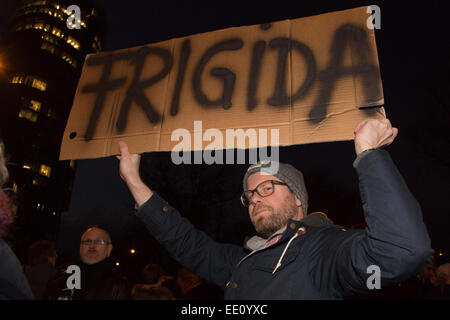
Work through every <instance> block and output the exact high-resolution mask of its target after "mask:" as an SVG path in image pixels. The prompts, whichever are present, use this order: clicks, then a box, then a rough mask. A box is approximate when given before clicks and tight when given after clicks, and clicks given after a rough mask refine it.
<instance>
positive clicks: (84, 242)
mask: <svg viewBox="0 0 450 320" xmlns="http://www.w3.org/2000/svg"><path fill="white" fill-rule="evenodd" d="M81 244H82V245H84V246H89V245H91V244H95V245H99V246H101V245H104V244H109V242H108V241H105V240H102V239H95V240H92V239H85V240H81Z"/></svg>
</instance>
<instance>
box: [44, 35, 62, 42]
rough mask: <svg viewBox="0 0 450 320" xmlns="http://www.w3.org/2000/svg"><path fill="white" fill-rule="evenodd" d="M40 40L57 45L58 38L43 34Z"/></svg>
mask: <svg viewBox="0 0 450 320" xmlns="http://www.w3.org/2000/svg"><path fill="white" fill-rule="evenodd" d="M41 39H43V40H45V41H48V42H50V43H53V44H59V41H58V38H55V37H52V36H51V35H49V34H43V35H42V36H41Z"/></svg>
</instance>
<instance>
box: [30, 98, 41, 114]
mask: <svg viewBox="0 0 450 320" xmlns="http://www.w3.org/2000/svg"><path fill="white" fill-rule="evenodd" d="M41 106H42V104H41V103H40V102H39V101H36V100H30V106H29V108H30V109H31V110H34V111H37V112H39V111H41Z"/></svg>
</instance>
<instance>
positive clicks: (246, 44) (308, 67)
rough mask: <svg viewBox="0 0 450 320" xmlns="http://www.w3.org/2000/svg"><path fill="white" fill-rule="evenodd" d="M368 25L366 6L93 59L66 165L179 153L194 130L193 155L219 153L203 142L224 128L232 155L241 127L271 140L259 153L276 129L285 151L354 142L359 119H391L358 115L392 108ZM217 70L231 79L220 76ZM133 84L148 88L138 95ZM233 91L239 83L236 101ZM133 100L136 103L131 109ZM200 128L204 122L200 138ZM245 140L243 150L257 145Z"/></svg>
mask: <svg viewBox="0 0 450 320" xmlns="http://www.w3.org/2000/svg"><path fill="white" fill-rule="evenodd" d="M368 18H369V14H368V13H366V7H361V8H355V9H350V10H344V11H338V12H332V13H327V14H322V15H317V16H312V17H307V18H300V19H295V20H284V21H279V22H274V23H271V24H264V25H254V26H245V27H239V28H229V29H224V30H218V31H214V32H209V33H204V34H198V35H193V36H189V37H185V38H177V39H172V40H169V41H165V42H160V43H156V44H150V45H147V46H142V47H136V48H130V49H123V50H117V51H114V52H104V53H99V54H93V55H89V56H88V57H87V58H86V62H85V65H84V67H83V71H82V75H81V78H80V81H79V84H78V88H77V92H76V95H75V98H74V102H73V107H72V110H71V113H70V116H69V120H68V123H67V126H66V130H65V133H64V138H63V141H62V145H61V153H60V159H61V160H66V159H81V158H97V157H104V156H110V155H114V154H118V152H119V150H118V141H120V140H122V141H125V142H127V144H128V145H129V149H130V151H131V152H136V153H141V152H148V151H171V150H173V148H174V147H175V146H177V145H178V147H180V142H181V141H182V140H181V138H180V139H175V138H174V137H172V135H173V133H174V132H175V133H180V132H181V133H182V132H185V133H187V132H189V135H190V140H189V141H187V140H186V138H189V135H185V136H184V138H183V146H186V149H184V150H186V151H187V150H199V149H205V148H206V147H207V146H208V145H209V147H212V145H210V144H211V142H210V141H208V140H207V139H206V137H204V136H203V135H204V134H205V132H207V130H208V129H218V130H220V133H221V135H220V134H219V131H217V130H216V131H211V130H210V131H209V134H212V135H213V136H214V138H215V139H213V140H215V144H214V145H215V146H216V147H219V148H220V146H222V147H223V148H224V149H225V148H227V142H228V146H229V144H230V141H226V136H227V130H228V133H230V132H231V131H230V130H238V129H242V130H243V131H235V133H237V134H238V135H239V132H240V133H241V136H240V138H242V141H244V139H243V137H242V135H243V134H245V133H247V134H250V133H252V132H253V131H251V129H254V130H255V132H256V133H257V134H259V133H261V132H267V134H268V136H269V137H268V139H267V140H266V141H267V142H266V143H265V141H264V139H263V137H260V139H259V142H258V145H257V146H258V147H263V146H265V145H267V144H268V145H272V144H276V143H271V139H270V133H271V131H270V130H271V129H276V130H279V132H278V134H279V143H278V144H279V145H293V144H304V143H313V142H325V141H339V140H350V139H352V138H353V130H354V128H355V127H356V125H357V124H358V123H359V122H360V121H362V120H364V119H367V118H383V117H384V115H383V112H378V111H380V109H378V108H372V109H367V110H361V109H359V108H362V107H374V106H381V105H383V104H384V97H383V90H382V84H381V76H380V72H379V65H378V56H377V51H376V43H375V34H374V31H373V30H371V29H369V28H368V27H367V25H366V22H367V19H368ZM213 48H216V50H215V51H214V50H213ZM182 56H184V58H185V59H184V60H183V59H182V58H181V57H182ZM105 57H109V58H111V57H113V59H115V61H114V62H113V63H111V64H110V65H109V67H110V70H109V71H110V73H109V75H108V74H107V72H106V71H107V69H108V67H106V64H105V61H103V62H102V63H101V64H97V65H96V63H97V62H98V61H97V62H96V61H95V59H99V58H100V59H105ZM91 59H92V60H91ZM164 59H165V60H164ZM182 61H184V62H185V63H184V64H183V63H181V62H182ZM202 61H203V62H204V63H203V64H202V63H201V62H202ZM183 66H184V68H183ZM139 67H141V68H140V69H139ZM214 69H217V70H219V71H220V72H223V74H225V77H226V80H224V78H221V77H220V76H215V75H213V74H212V72H213V70H214ZM180 70H184V73H183V72H181V73H180ZM217 70H216V71H217ZM180 74H182V75H183V76H182V77H181V76H180ZM133 78H135V84H136V82H138V84H139V85H138V86H134V88H135V90H134V91H133V92H132V91H130V87H133V86H132V84H133ZM152 78H153V80H154V81H152ZM102 79H103V80H102ZM117 79H119V82H121V83H119V84H116V87H115V88H112V87H109V88H108V90H107V91H105V92H104V94H103V101H100V100H99V97H102V94H100V91H99V90H98V88H99V87H100V86H102V85H105V83H106V84H107V85H108V81H109V82H110V81H115V80H117ZM147 80H148V81H147ZM225 84H227V85H230V84H231V85H230V86H229V88H231V89H229V91H228V94H227V93H224V87H225ZM127 95H128V97H129V98H131V104H130V106H129V109H128V110H127V112H123V111H124V101H125V100H126V97H127ZM174 97H178V99H177V100H175V101H178V103H175V104H174ZM100 102H101V103H100ZM174 106H176V108H175V109H173V108H174ZM95 107H96V108H97V112H98V113H97V114H98V116H97V118H96V121H93V119H95V117H93V110H94V109H95ZM381 109H382V108H381ZM145 110H147V111H149V110H150V111H151V112H153V115H154V117H153V118H152V117H148V116H147V113H146V112H144V111H145ZM121 111H122V114H121ZM381 111H382V110H381ZM195 121H201V128H200V126H199V122H197V127H196V129H197V132H194V125H195ZM89 123H90V129H89V130H88V126H89ZM180 129H186V130H187V131H180ZM248 130H250V131H248ZM261 130H262V131H261ZM194 138H197V139H194ZM217 139H222V141H219V142H218V141H217ZM172 140H174V141H172ZM194 140H196V142H195V143H194ZM246 141H247V142H246V143H245V146H241V147H245V148H248V147H255V146H254V145H250V144H249V142H248V139H246ZM187 142H189V143H187ZM189 146H190V148H189V149H187V148H188V147H189ZM232 147H233V146H232ZM234 147H237V148H238V147H240V146H238V145H235V146H234ZM183 148H184V147H183Z"/></svg>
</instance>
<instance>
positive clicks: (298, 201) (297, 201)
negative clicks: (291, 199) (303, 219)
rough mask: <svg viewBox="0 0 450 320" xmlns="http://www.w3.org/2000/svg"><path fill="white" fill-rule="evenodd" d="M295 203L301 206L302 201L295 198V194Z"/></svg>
mask: <svg viewBox="0 0 450 320" xmlns="http://www.w3.org/2000/svg"><path fill="white" fill-rule="evenodd" d="M295 204H296V205H297V207H301V206H302V202H301V201H300V200H299V199H298V198H297V196H295Z"/></svg>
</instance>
